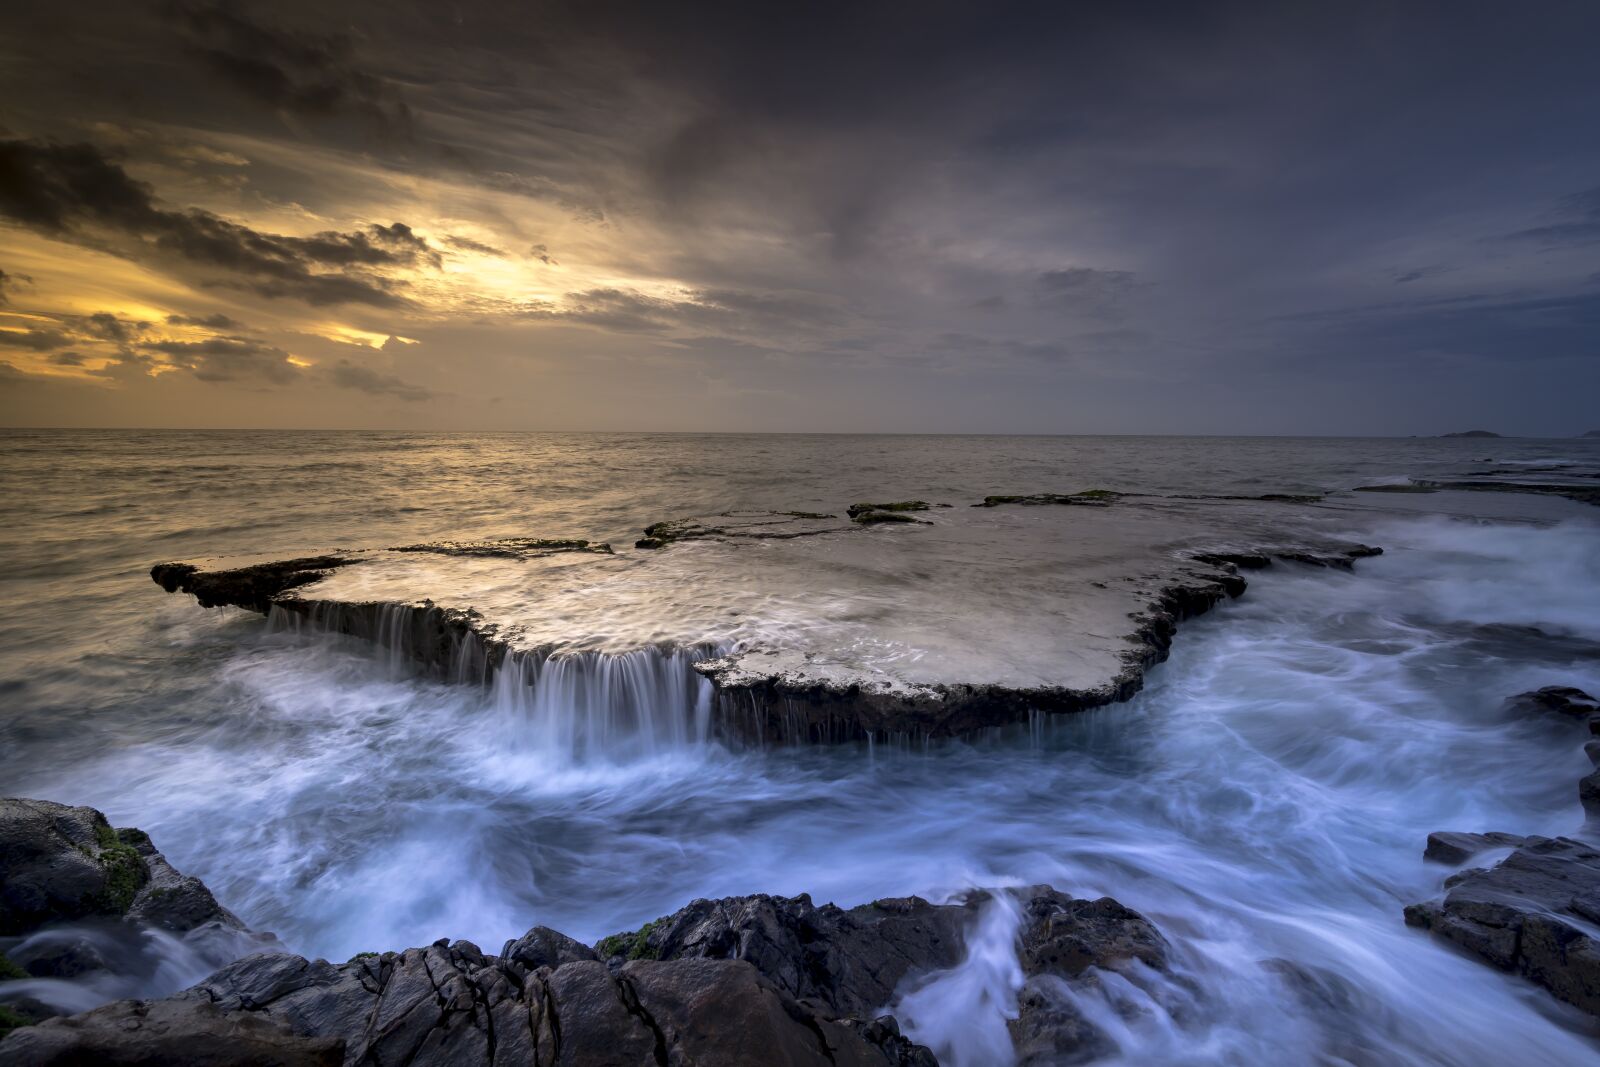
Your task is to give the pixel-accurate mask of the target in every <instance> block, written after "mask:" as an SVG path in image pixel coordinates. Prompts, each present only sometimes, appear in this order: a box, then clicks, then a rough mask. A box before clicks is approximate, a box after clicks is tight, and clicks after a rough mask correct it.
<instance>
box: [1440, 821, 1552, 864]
mask: <svg viewBox="0 0 1600 1067" xmlns="http://www.w3.org/2000/svg"><path fill="white" fill-rule="evenodd" d="M1526 840H1527V838H1525V837H1520V836H1518V835H1516V834H1502V833H1487V834H1463V833H1456V832H1454V831H1450V830H1441V831H1440V832H1438V833H1432V834H1429V835H1428V847H1427V848H1425V849H1423V851H1422V858H1423V859H1425V860H1428V861H1430V862H1433V863H1445V864H1449V865H1450V866H1452V867H1459V866H1460V865H1461V864H1463V863H1465V862H1467V861H1468V860H1470V859H1471V858H1472V857H1474V856H1476V855H1477V854H1478V853H1480V852H1488V851H1489V850H1490V849H1496V848H1516V847H1517V846H1518V845H1521V844H1522V843H1523V842H1524V841H1526Z"/></svg>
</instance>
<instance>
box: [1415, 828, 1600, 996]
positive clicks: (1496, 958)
mask: <svg viewBox="0 0 1600 1067" xmlns="http://www.w3.org/2000/svg"><path fill="white" fill-rule="evenodd" d="M1445 885H1446V887H1447V888H1446V892H1445V895H1444V899H1443V900H1442V901H1439V902H1437V903H1428V904H1413V905H1411V906H1410V907H1408V908H1406V912H1405V915H1406V922H1407V923H1409V924H1411V925H1412V926H1420V927H1422V928H1423V929H1426V930H1429V931H1431V932H1432V933H1433V934H1434V936H1436V937H1441V938H1444V939H1445V940H1446V941H1449V942H1451V943H1453V944H1455V945H1458V946H1460V947H1461V948H1463V949H1465V950H1467V951H1468V952H1471V953H1473V954H1474V955H1477V956H1481V957H1482V958H1483V959H1484V960H1486V961H1487V962H1489V963H1491V964H1493V965H1494V966H1496V967H1499V968H1501V969H1502V970H1507V971H1512V972H1514V973H1516V974H1520V975H1522V976H1523V977H1525V978H1528V979H1529V980H1531V981H1534V982H1537V983H1538V984H1540V985H1542V986H1544V987H1545V988H1546V989H1548V990H1550V992H1552V993H1554V994H1555V995H1556V996H1557V997H1560V998H1561V999H1562V1000H1565V1001H1566V1002H1567V1003H1569V1004H1574V1005H1576V1006H1577V1007H1579V1008H1582V1009H1583V1010H1584V1011H1587V1012H1589V1013H1590V1014H1593V1015H1600V940H1596V939H1595V938H1594V937H1593V936H1592V933H1591V932H1592V931H1593V930H1594V928H1595V925H1596V924H1600V851H1597V850H1596V849H1595V848H1594V847H1593V846H1592V845H1587V844H1584V843H1583V842H1581V841H1574V840H1572V839H1570V838H1565V837H1557V838H1543V837H1537V838H1531V839H1529V841H1528V842H1527V843H1525V844H1524V845H1523V846H1522V847H1520V848H1518V849H1517V850H1516V851H1515V852H1513V853H1511V855H1510V856H1508V857H1507V858H1506V859H1505V860H1504V861H1502V862H1501V863H1499V864H1496V865H1495V866H1494V867H1492V868H1489V869H1487V870H1469V871H1464V872H1462V873H1461V874H1459V875H1456V876H1454V877H1453V878H1451V879H1449V880H1447V881H1446V883H1445Z"/></svg>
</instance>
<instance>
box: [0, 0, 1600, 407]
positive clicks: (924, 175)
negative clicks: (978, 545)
mask: <svg viewBox="0 0 1600 1067" xmlns="http://www.w3.org/2000/svg"><path fill="white" fill-rule="evenodd" d="M1596 41H1600V4H1595V3H1592V2H1589V0H1573V2H1564V0H1537V2H1534V3H1528V4H1510V3H1504V2H1493V3H1487V2H1484V3H1480V2H1476V0H1462V2H1452V3H1438V4H1434V3H1426V2H1410V3H1393V2H1383V3H1372V2H1366V0H1353V2H1349V3H1337V4H1330V3H1326V2H1319V3H1298V2H1292V0H1287V2H1286V0H1279V2H1269V3H1228V2H1217V3H1205V4H1195V3H1189V2H1181V3H1141V2H1124V3H1110V2H1105V3H1097V4H1072V3H1065V2H1062V3H1055V4H1038V5H1031V4H1030V5H1013V4H1007V3H998V2H991V3H972V4H957V3H944V2H940V0H924V2H921V3H915V4H912V3H905V4H899V3H859V2H858V3H848V4H839V5H835V4H830V3H810V4H805V5H767V4H750V3H739V4H726V5H722V4H702V3H684V4H660V3H637V4H627V3H621V4H619V3H609V2H606V0H596V2H587V3H574V4H565V3H563V4H551V3H542V2H532V3H510V2H502V3H480V2H458V3H450V2H448V0H385V2H384V3H340V2H336V0H319V2H316V3H308V2H302V0H277V2H273V3H262V4H251V3H229V4H225V5H224V4H210V3H205V2H194V0H176V2H168V0H161V2H158V3H145V2H142V0H131V2H129V0H118V2H115V3H108V2H104V0H82V2H76V3H72V4H39V3H32V4H24V3H21V2H4V0H0V425H8V426H106V427H117V426H140V427H168V426H170V427H283V428H341V427H349V428H414V429H418V430H462V431H470V430H479V429H482V430H491V429H493V430H505V429H528V430H685V431H764V430H770V431H820V432H833V431H843V432H871V431H882V432H959V433H969V432H974V433H1006V432H1018V433H1240V434H1302V433H1303V434H1396V435H1407V434H1419V435H1426V434H1437V433H1444V432H1448V431H1454V430H1465V429H1478V428H1482V429H1490V430H1496V431H1499V432H1502V433H1507V434H1522V435H1529V436H1570V435H1573V434H1578V433H1582V432H1584V431H1588V430H1595V429H1600V411H1597V410H1596V408H1597V405H1596V399H1597V398H1600V121H1597V116H1600V62H1596V60H1595V42H1596Z"/></svg>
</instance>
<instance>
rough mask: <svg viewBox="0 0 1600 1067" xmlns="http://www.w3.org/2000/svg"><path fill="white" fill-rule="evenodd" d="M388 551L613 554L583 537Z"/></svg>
mask: <svg viewBox="0 0 1600 1067" xmlns="http://www.w3.org/2000/svg"><path fill="white" fill-rule="evenodd" d="M389 551H391V552H431V553H433V554H434V555H439V556H469V557H470V556H487V557H491V558H498V559H527V558H530V557H538V556H548V555H552V554H554V553H556V552H593V553H596V554H598V555H602V556H609V555H611V554H612V552H611V546H610V545H608V544H606V543H605V542H604V541H585V540H583V539H582V538H556V537H502V538H497V539H495V540H490V541H428V542H425V543H423V544H417V545H396V546H395V547H394V548H391V549H390V550H389Z"/></svg>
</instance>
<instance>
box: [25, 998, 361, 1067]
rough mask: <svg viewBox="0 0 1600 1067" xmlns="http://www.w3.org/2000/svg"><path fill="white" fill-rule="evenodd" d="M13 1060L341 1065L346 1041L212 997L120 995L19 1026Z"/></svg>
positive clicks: (148, 1065)
mask: <svg viewBox="0 0 1600 1067" xmlns="http://www.w3.org/2000/svg"><path fill="white" fill-rule="evenodd" d="M0 1059H3V1060H4V1062H5V1063H6V1064H7V1065H8V1067H88V1065H90V1064H94V1065H96V1067H153V1065H158V1064H183V1065H184V1067H247V1065H248V1067H338V1065H339V1064H341V1063H343V1062H344V1041H342V1040H341V1039H339V1038H332V1037H302V1036H299V1035H296V1034H294V1033H292V1032H291V1031H290V1030H289V1028H288V1027H287V1026H285V1025H284V1024H283V1023H282V1022H279V1021H278V1020H276V1019H272V1018H270V1017H268V1016H264V1015H259V1014H254V1013H250V1012H227V1011H223V1010H222V1009H220V1008H218V1007H217V1006H216V1005H214V1004H211V1003H209V1002H206V1001H195V1000H176V999H173V1000H156V1001H138V1000H121V1001H117V1002H115V1003H112V1004H107V1005H105V1006H104V1007H100V1008H96V1009H95V1010H93V1011H89V1012H84V1013H83V1014H82V1015H74V1016H70V1017H68V1018H64V1019H51V1020H49V1021H48V1022H44V1023H41V1024H40V1025H37V1026H30V1027H28V1028H27V1029H25V1030H17V1031H15V1032H14V1033H13V1034H12V1035H11V1036H10V1037H8V1038H6V1039H5V1041H4V1043H3V1044H0Z"/></svg>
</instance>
